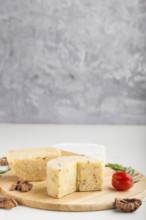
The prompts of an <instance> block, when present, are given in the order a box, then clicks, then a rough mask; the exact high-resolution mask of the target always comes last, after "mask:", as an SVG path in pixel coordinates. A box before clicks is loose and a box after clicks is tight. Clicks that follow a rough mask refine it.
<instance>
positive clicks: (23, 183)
mask: <svg viewBox="0 0 146 220" xmlns="http://www.w3.org/2000/svg"><path fill="white" fill-rule="evenodd" d="M32 187H33V185H32V183H29V182H28V181H27V180H22V179H18V180H17V182H16V183H13V184H12V185H11V187H10V191H14V190H17V191H21V192H28V191H30V190H31V189H32Z"/></svg>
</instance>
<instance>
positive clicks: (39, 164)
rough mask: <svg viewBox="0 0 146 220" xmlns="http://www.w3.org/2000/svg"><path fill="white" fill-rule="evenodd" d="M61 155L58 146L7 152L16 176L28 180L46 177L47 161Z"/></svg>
mask: <svg viewBox="0 0 146 220" xmlns="http://www.w3.org/2000/svg"><path fill="white" fill-rule="evenodd" d="M60 156H61V151H60V150H59V149H56V148H37V149H36V148H35V149H28V150H14V151H8V152H7V159H8V162H9V166H10V168H11V169H12V171H14V173H15V174H16V176H18V177H19V178H21V179H25V180H28V181H41V180H45V179H46V166H47V162H48V161H49V160H51V159H54V158H56V157H60Z"/></svg>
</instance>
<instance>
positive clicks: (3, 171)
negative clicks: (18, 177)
mask: <svg viewBox="0 0 146 220" xmlns="http://www.w3.org/2000/svg"><path fill="white" fill-rule="evenodd" d="M9 170H10V168H8V169H7V170H0V175H1V174H4V173H6V172H8V171H9Z"/></svg>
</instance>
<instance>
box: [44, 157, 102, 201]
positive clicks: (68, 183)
mask: <svg viewBox="0 0 146 220" xmlns="http://www.w3.org/2000/svg"><path fill="white" fill-rule="evenodd" d="M84 168H86V169H87V170H88V172H85V171H84ZM96 172H97V173H96ZM94 175H95V178H94ZM90 181H91V183H90ZM84 182H85V183H86V184H85V186H84ZM102 184H103V163H102V162H99V161H97V160H95V159H92V158H89V157H86V156H68V157H67V156H64V157H61V158H56V159H53V160H50V161H49V162H48V164H47V192H48V195H50V196H52V197H55V198H61V197H63V196H65V195H68V194H70V193H72V192H75V191H93V190H102ZM91 185H92V187H91Z"/></svg>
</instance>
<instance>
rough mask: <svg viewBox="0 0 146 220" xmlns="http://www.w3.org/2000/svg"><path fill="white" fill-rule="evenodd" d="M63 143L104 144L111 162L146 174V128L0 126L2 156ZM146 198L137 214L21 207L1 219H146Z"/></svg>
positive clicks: (3, 214)
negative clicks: (16, 151)
mask: <svg viewBox="0 0 146 220" xmlns="http://www.w3.org/2000/svg"><path fill="white" fill-rule="evenodd" d="M62 142H84V143H96V144H104V145H105V146H106V149H107V161H108V162H113V163H114V162H116V163H121V164H123V165H125V166H132V167H133V168H135V169H137V170H139V171H140V172H142V173H143V174H144V175H146V166H145V155H146V126H97V125H95V126H94V125H92V126H91V125H88V126H85V125H83V126H81V125H31V124H28V125H0V156H3V155H5V151H6V150H10V149H22V148H29V147H41V146H42V147H43V146H51V145H53V144H57V143H62ZM145 216H146V199H144V202H143V205H142V207H141V208H140V209H139V210H137V211H136V212H134V213H130V214H128V213H119V212H116V211H115V210H108V211H94V212H77V213H75V212H55V211H45V210H37V209H32V208H28V207H24V206H20V205H19V206H18V207H17V208H14V209H12V210H9V211H6V210H2V209H1V210H0V217H1V218H3V219H5V220H9V219H15V220H20V219H22V217H23V218H24V219H27V220H33V219H35V220H40V219H42V218H43V219H44V220H47V219H51V220H57V219H64V220H68V219H71V220H73V219H77V220H80V219H84V220H88V219H91V218H92V219H93V220H97V219H101V220H105V219H108V220H117V219H119V220H131V219H132V220H137V219H141V220H145Z"/></svg>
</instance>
